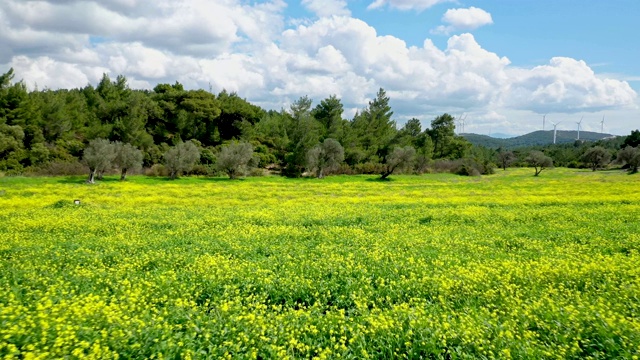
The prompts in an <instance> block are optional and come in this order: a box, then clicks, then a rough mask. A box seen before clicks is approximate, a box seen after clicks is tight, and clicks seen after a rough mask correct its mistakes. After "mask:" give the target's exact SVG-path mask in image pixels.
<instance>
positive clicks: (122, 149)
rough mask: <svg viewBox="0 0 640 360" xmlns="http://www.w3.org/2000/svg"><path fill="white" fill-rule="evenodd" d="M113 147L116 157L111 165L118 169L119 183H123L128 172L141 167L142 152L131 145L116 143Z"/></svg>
mask: <svg viewBox="0 0 640 360" xmlns="http://www.w3.org/2000/svg"><path fill="white" fill-rule="evenodd" d="M114 146H115V152H116V156H115V159H114V160H113V163H114V165H115V166H116V167H118V169H120V181H124V180H126V178H127V171H128V170H134V169H139V168H141V167H142V161H143V159H144V155H143V154H142V151H140V150H139V149H137V148H135V147H134V146H132V145H131V144H124V143H121V142H119V141H116V142H115V144H114Z"/></svg>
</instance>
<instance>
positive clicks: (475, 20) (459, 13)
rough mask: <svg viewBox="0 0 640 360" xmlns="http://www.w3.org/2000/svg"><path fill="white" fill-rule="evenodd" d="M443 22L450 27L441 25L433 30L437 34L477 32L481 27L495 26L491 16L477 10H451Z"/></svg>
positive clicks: (471, 8) (474, 8)
mask: <svg viewBox="0 0 640 360" xmlns="http://www.w3.org/2000/svg"><path fill="white" fill-rule="evenodd" d="M442 22H444V23H446V24H448V25H440V26H438V27H437V28H436V29H434V30H432V31H431V32H432V33H436V34H447V35H448V34H450V33H453V32H458V31H469V30H475V29H477V28H479V27H481V26H485V25H490V24H493V19H492V18H491V14H489V13H488V12H486V11H484V10H482V9H480V8H477V7H473V6H472V7H470V8H468V9H449V10H447V12H445V13H444V15H443V16H442Z"/></svg>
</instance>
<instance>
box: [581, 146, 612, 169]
mask: <svg viewBox="0 0 640 360" xmlns="http://www.w3.org/2000/svg"><path fill="white" fill-rule="evenodd" d="M582 161H583V162H585V163H586V164H587V165H588V166H589V167H590V168H591V170H593V171H596V170H597V169H598V168H601V167H604V166H605V165H607V164H608V163H609V161H611V153H610V152H609V151H608V150H607V149H605V148H603V147H602V146H595V147H592V148H590V149H588V150H587V151H586V152H585V153H584V155H582Z"/></svg>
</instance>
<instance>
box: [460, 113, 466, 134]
mask: <svg viewBox="0 0 640 360" xmlns="http://www.w3.org/2000/svg"><path fill="white" fill-rule="evenodd" d="M466 120H467V115H465V116H464V117H463V118H461V119H460V122H461V123H462V133H463V134H464V124H465V121H466Z"/></svg>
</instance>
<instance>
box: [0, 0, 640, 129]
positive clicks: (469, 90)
mask: <svg viewBox="0 0 640 360" xmlns="http://www.w3.org/2000/svg"><path fill="white" fill-rule="evenodd" d="M637 19H640V1H637V0H636V1H631V0H612V1H576V0H558V1H533V0H517V1H516V0H484V1H447V0H367V1H365V0H354V1H348V0H301V1H286V2H285V1H283V0H267V1H258V2H247V1H244V0H224V1H222V0H220V1H218V0H156V1H153V2H151V1H143V0H102V1H98V0H84V1H74V0H67V1H63V2H61V1H55V0H41V1H24V0H6V1H3V2H2V3H0V70H6V69H8V68H9V67H13V68H14V69H15V70H16V73H17V76H18V77H19V78H22V79H24V81H25V82H26V83H27V85H28V86H30V87H34V86H35V85H37V86H38V87H40V88H42V87H49V88H68V87H80V86H84V85H86V84H87V83H92V84H95V83H96V82H97V81H98V79H99V78H100V77H101V75H102V73H105V72H106V73H109V74H112V75H114V76H115V75H118V74H123V75H125V76H126V77H127V79H128V80H129V84H130V86H131V87H134V88H152V87H153V86H155V85H156V84H157V83H163V82H169V83H173V82H175V81H176V80H177V81H180V82H181V83H183V84H184V85H185V86H186V87H187V88H205V89H208V88H209V85H211V86H212V88H213V89H214V90H215V91H219V90H222V89H227V90H230V91H237V92H238V93H239V94H240V95H241V96H243V97H246V98H247V99H248V100H250V101H252V102H254V103H257V104H259V105H261V106H263V107H265V108H273V109H280V108H283V107H284V108H286V107H287V106H288V105H289V104H290V103H291V102H292V101H294V100H296V99H297V98H299V97H300V96H304V95H308V96H310V97H311V98H312V99H314V100H315V102H316V103H317V102H319V101H320V100H322V99H323V98H325V97H328V96H329V95H331V94H337V95H338V96H339V97H340V98H341V99H342V101H343V103H344V104H345V109H346V111H345V114H344V117H345V118H350V117H351V116H352V115H353V114H354V113H355V112H356V111H357V110H358V109H362V108H363V107H364V106H366V105H367V102H368V101H369V100H370V99H371V98H372V97H373V96H374V95H375V93H376V91H377V90H378V89H379V88H380V87H383V88H385V90H387V93H388V94H389V95H390V96H391V104H392V106H393V109H394V111H395V117H396V120H397V122H398V123H399V124H403V123H404V122H405V121H406V120H407V119H409V118H411V117H417V118H419V119H421V120H422V122H423V124H424V125H425V126H428V124H429V122H430V120H431V119H433V118H434V117H435V116H437V115H439V114H441V113H443V112H449V113H452V114H454V115H456V116H462V115H463V114H464V116H466V117H467V126H466V130H467V131H468V132H476V133H483V134H489V133H492V132H493V133H496V132H501V133H508V134H513V135H517V134H522V133H526V132H529V131H533V130H538V129H540V128H541V123H542V121H541V119H542V114H545V113H546V114H548V115H547V119H548V120H549V121H553V122H557V121H562V122H563V123H562V124H563V125H561V126H559V129H563V128H562V126H565V127H566V130H574V129H573V128H572V127H571V126H570V125H569V124H572V123H573V122H574V120H575V121H578V120H579V119H580V118H581V117H584V118H585V120H584V123H583V130H593V131H599V130H600V124H599V122H600V120H601V118H602V116H606V119H607V122H606V125H605V131H606V132H610V133H614V134H628V133H629V132H630V131H631V130H633V129H636V128H638V127H640V112H639V110H638V108H639V105H640V102H639V100H638V92H639V91H640V62H638V59H640V46H638V45H639V41H638V40H637V39H636V33H637V30H636V28H637V27H638V25H637V24H636V23H635V22H637Z"/></svg>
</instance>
